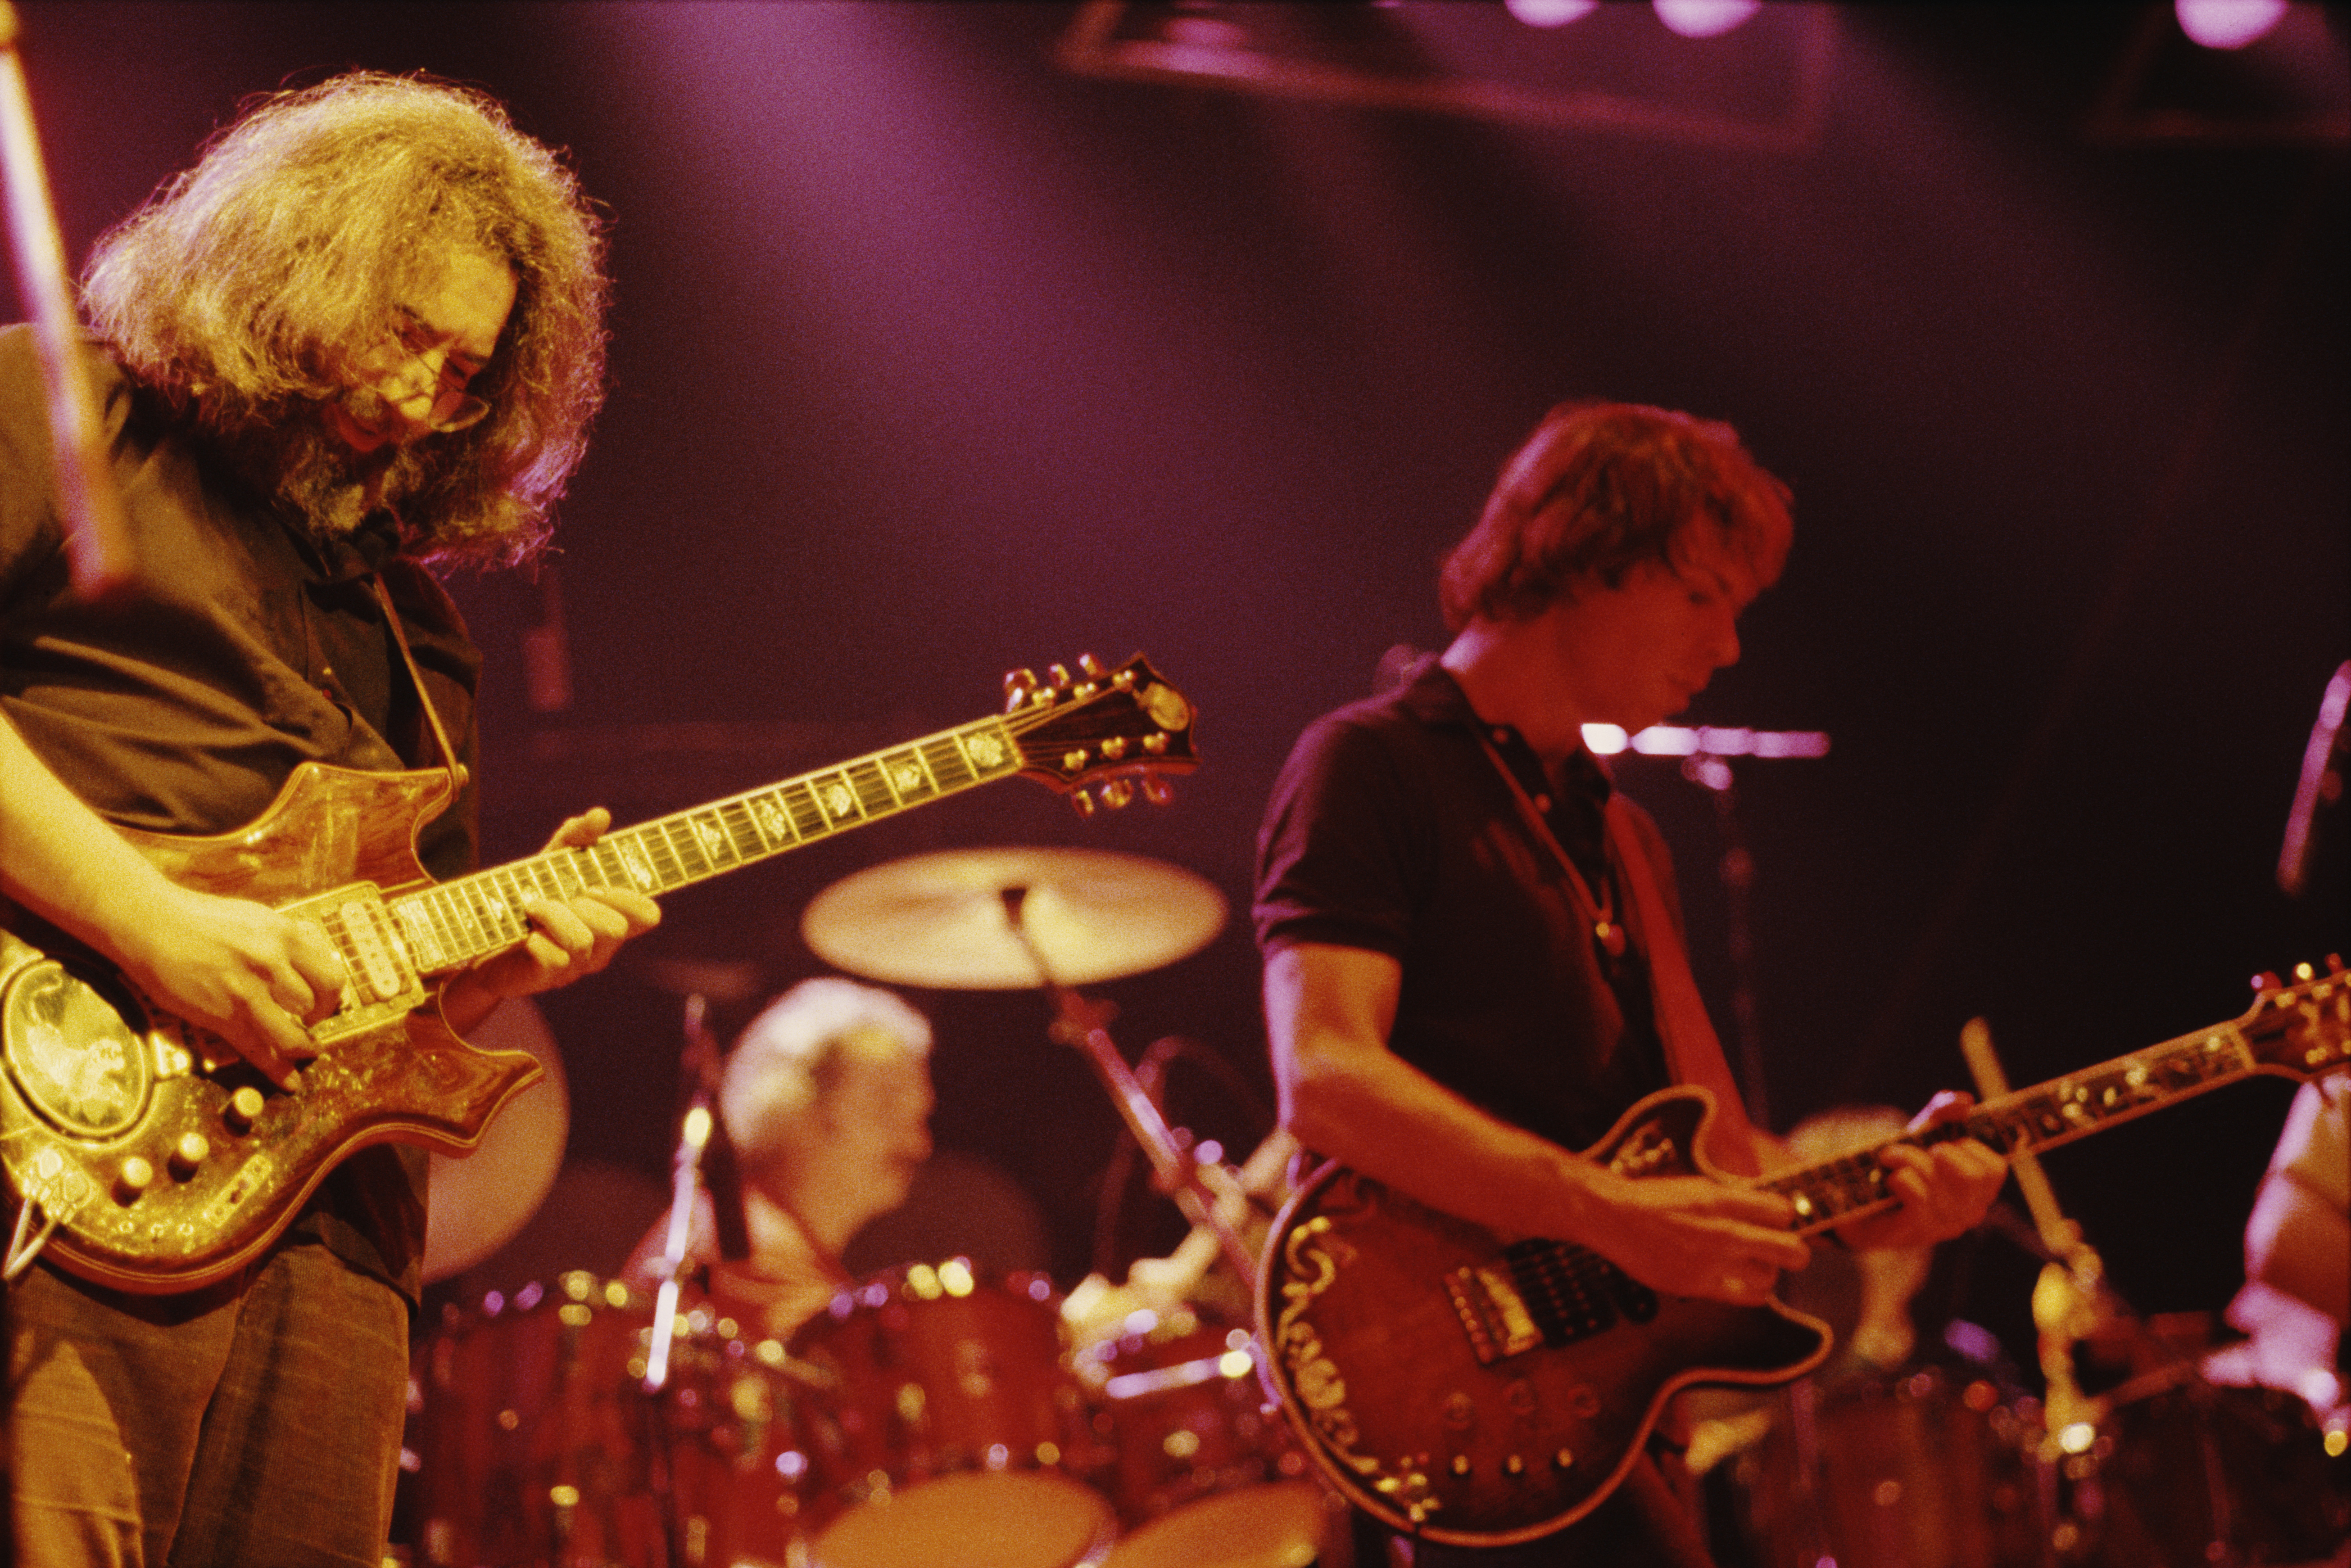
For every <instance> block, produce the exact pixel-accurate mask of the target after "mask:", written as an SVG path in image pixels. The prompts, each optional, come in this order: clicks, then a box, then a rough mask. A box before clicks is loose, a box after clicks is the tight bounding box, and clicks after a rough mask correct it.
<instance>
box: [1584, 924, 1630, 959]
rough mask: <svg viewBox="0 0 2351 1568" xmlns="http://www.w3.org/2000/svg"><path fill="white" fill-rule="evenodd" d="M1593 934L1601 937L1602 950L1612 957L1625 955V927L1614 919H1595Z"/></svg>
mask: <svg viewBox="0 0 2351 1568" xmlns="http://www.w3.org/2000/svg"><path fill="white" fill-rule="evenodd" d="M1592 935H1593V936H1595V937H1597V938H1598V939H1599V942H1600V947H1601V950H1602V951H1603V952H1604V953H1606V954H1607V955H1608V956H1610V957H1611V958H1622V957H1623V956H1625V928H1624V927H1623V926H1622V925H1617V924H1616V923H1615V922H1614V921H1613V920H1599V921H1594V922H1593V926H1592Z"/></svg>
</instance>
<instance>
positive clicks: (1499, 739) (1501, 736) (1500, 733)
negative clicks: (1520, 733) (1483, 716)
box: [1494, 729, 1510, 746]
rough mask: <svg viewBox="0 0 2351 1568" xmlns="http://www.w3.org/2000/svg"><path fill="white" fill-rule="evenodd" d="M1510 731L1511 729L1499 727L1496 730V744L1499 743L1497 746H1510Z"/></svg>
mask: <svg viewBox="0 0 2351 1568" xmlns="http://www.w3.org/2000/svg"><path fill="white" fill-rule="evenodd" d="M1494 744H1495V745H1497V746H1508V745H1509V744H1510V731H1509V730H1507V729H1498V730H1496V731H1495V732H1494Z"/></svg>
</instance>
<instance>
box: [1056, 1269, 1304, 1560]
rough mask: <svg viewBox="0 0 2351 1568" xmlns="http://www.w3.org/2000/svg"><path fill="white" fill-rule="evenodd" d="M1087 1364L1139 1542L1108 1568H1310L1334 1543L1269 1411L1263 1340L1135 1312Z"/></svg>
mask: <svg viewBox="0 0 2351 1568" xmlns="http://www.w3.org/2000/svg"><path fill="white" fill-rule="evenodd" d="M1124 1327H1125V1331H1126V1332H1125V1333H1122V1334H1120V1335H1119V1336H1118V1337H1117V1338H1115V1339H1111V1340H1106V1341H1104V1342H1102V1343H1100V1344H1096V1345H1092V1346H1090V1347H1088V1348H1087V1349H1086V1350H1085V1351H1084V1352H1082V1353H1081V1354H1080V1355H1079V1356H1078V1358H1077V1365H1078V1376H1079V1379H1080V1381H1081V1382H1082V1383H1083V1384H1084V1385H1086V1387H1087V1388H1088V1390H1089V1391H1090V1392H1091V1393H1092V1396H1093V1398H1094V1417H1093V1425H1094V1434H1095V1437H1097V1438H1098V1439H1099V1440H1100V1441H1102V1443H1103V1444H1104V1445H1106V1447H1107V1448H1109V1450H1110V1451H1111V1453H1112V1454H1113V1455H1114V1456H1115V1457H1114V1458H1113V1461H1112V1472H1111V1478H1110V1480H1109V1483H1108V1484H1109V1488H1110V1491H1111V1496H1112V1499H1113V1501H1114V1502H1115V1504H1116V1505H1117V1508H1118V1514H1119V1520H1120V1522H1121V1523H1122V1524H1123V1526H1124V1527H1125V1528H1126V1530H1127V1531H1128V1533H1127V1534H1126V1535H1125V1536H1124V1537H1123V1539H1121V1541H1120V1542H1119V1543H1118V1546H1117V1548H1116V1549H1115V1550H1114V1551H1113V1552H1112V1553H1111V1555H1110V1560H1109V1568H1307V1564H1309V1563H1313V1562H1315V1561H1316V1559H1317V1558H1318V1557H1320V1556H1322V1544H1323V1540H1324V1537H1325V1536H1326V1535H1327V1534H1330V1533H1332V1527H1331V1522H1330V1515H1329V1514H1328V1513H1327V1512H1326V1511H1325V1508H1324V1505H1323V1491H1322V1487H1321V1486H1320V1485H1319V1484H1318V1483H1316V1482H1314V1481H1312V1480H1310V1479H1306V1471H1307V1469H1308V1464H1307V1460H1306V1456H1305V1455H1304V1454H1302V1453H1301V1452H1300V1451H1299V1449H1298V1447H1297V1445H1296V1443H1295V1441H1294V1440H1293V1439H1292V1438H1291V1437H1290V1426H1289V1423H1288V1422H1287V1421H1285V1420H1283V1419H1282V1417H1281V1414H1280V1411H1279V1410H1278V1409H1277V1410H1271V1411H1269V1410H1268V1409H1267V1408H1266V1396H1265V1391H1264V1387H1263V1385H1261V1384H1260V1383H1259V1379H1258V1363H1257V1356H1258V1350H1257V1341H1256V1336H1254V1335H1253V1334H1251V1333H1249V1330H1248V1329H1245V1328H1242V1327H1239V1326H1238V1325H1236V1324H1233V1323H1231V1322H1227V1321H1226V1320H1224V1319H1222V1318H1219V1317H1217V1316H1215V1315H1213V1314H1203V1313H1201V1312H1196V1311H1195V1310H1194V1309H1192V1308H1190V1307H1184V1306H1179V1307H1176V1308H1174V1309H1172V1310H1169V1311H1166V1312H1155V1311H1144V1312H1136V1313H1135V1314H1134V1316H1132V1317H1131V1318H1129V1319H1128V1320H1127V1322H1126V1323H1125V1325H1124Z"/></svg>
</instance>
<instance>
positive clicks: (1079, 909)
mask: <svg viewBox="0 0 2351 1568" xmlns="http://www.w3.org/2000/svg"><path fill="white" fill-rule="evenodd" d="M1224 919H1225V901H1224V897H1223V895H1222V894H1219V893H1217V890H1216V888H1215V887H1214V886H1213V885H1212V884H1210V883H1208V882H1207V880H1206V879H1204V878H1202V877H1199V876H1196V875H1194V874H1193V873H1190V872H1187V871H1182V870H1179V869H1177V868H1176V867H1175V866H1171V865H1165V864H1163V863H1161V862H1157V861H1151V860H1145V859H1144V858H1143V857H1141V856H1139V855H1118V854H1107V853H1103V852H1099V851H1093V850H1066V849H1024V848H1007V849H987V850H954V851H946V852H940V853H936V854H927V855H914V856H912V857H910V858H908V859H905V860H901V861H893V862H889V863H887V864H883V865H879V866H874V867H872V868H870V869H868V870H866V871H862V872H859V873H856V874H855V875H853V876H850V877H847V878H844V879H843V880H841V882H838V883H834V884H833V885H832V886H831V887H829V888H827V889H825V891H824V892H822V893H820V894H818V895H817V896H816V897H815V898H814V899H812V900H810V904H809V906H808V909H807V911H806V913H805V914H803V915H802V916H801V921H800V929H801V934H802V936H804V937H805V938H806V939H807V942H808V945H809V946H810V950H812V951H813V952H815V953H816V954H818V955H819V956H821V957H823V958H824V959H826V960H827V961H828V962H831V963H832V964H835V965H838V966H839V967H841V968H843V969H846V970H848V971H850V972H851V973H852V974H859V975H863V976H865V977H868V978H870V979H876V980H882V981H884V982H888V983H895V984H900V985H917V986H932V987H941V988H947V989H951V990H956V989H961V990H1024V989H1027V988H1031V987H1034V988H1038V989H1040V990H1041V991H1042V992H1043V993H1044V994H1045V996H1046V998H1047V999H1048V1000H1049V1001H1050V1003H1051V1004H1052V1008H1053V1019H1052V1022H1051V1024H1050V1026H1049V1028H1048V1030H1047V1033H1048V1035H1049V1037H1050V1038H1051V1039H1052V1040H1055V1041H1056V1042H1057V1043H1059V1044H1062V1045H1069V1046H1073V1047H1075V1048H1076V1049H1077V1050H1078V1051H1079V1052H1080V1053H1081V1054H1082V1055H1083V1056H1084V1057H1085V1058H1086V1060H1087V1061H1088V1062H1089V1063H1090V1064H1091V1065H1092V1067H1093V1069H1094V1072H1095V1074H1096V1076H1097V1077H1099V1078H1100V1079H1101V1080H1102V1087H1103V1089H1104V1090H1105V1091H1106V1092H1108V1093H1109V1095H1110V1099H1111V1103H1112V1105H1113V1107H1114V1108H1115V1109H1116V1110H1117V1111H1118V1113H1119V1114H1120V1115H1121V1116H1122V1117H1123V1119H1124V1120H1125V1122H1126V1124H1127V1126H1128V1128H1129V1130H1131V1131H1132V1132H1133V1133H1134V1138H1135V1141H1136V1143H1137V1144H1139V1145H1141V1146H1142V1148H1143V1151H1144V1154H1145V1155H1148V1156H1149V1158H1150V1160H1151V1164H1152V1169H1153V1172H1154V1174H1155V1176H1156V1178H1157V1182H1158V1185H1159V1187H1160V1190H1162V1191H1164V1192H1165V1193H1166V1194H1167V1195H1168V1197H1170V1198H1171V1199H1172V1200H1173V1201H1174V1202H1175V1206H1176V1207H1178V1208H1180V1209H1182V1210H1183V1212H1184V1216H1185V1218H1186V1219H1189V1220H1190V1221H1191V1222H1192V1224H1193V1225H1194V1226H1195V1227H1196V1228H1207V1230H1208V1231H1209V1232H1210V1233H1211V1234H1213V1235H1215V1236H1216V1237H1217V1240H1218V1243H1219V1245H1220V1246H1222V1247H1223V1249H1224V1250H1225V1252H1226V1255H1227V1256H1228V1258H1229V1259H1230V1260H1231V1261H1232V1264H1233V1267H1234V1268H1235V1269H1236V1270H1238V1272H1239V1274H1240V1277H1241V1278H1242V1279H1243V1280H1245V1281H1255V1279H1256V1278H1257V1259H1256V1256H1255V1254H1254V1253H1253V1252H1252V1251H1251V1250H1250V1249H1249V1247H1248V1245H1247V1244H1246V1243H1245V1242H1244V1241H1243V1240H1242V1239H1241V1237H1240V1235H1239V1233H1238V1230H1237V1229H1235V1228H1234V1226H1233V1225H1232V1223H1230V1222H1229V1221H1228V1220H1227V1219H1225V1218H1221V1217H1220V1215H1219V1212H1218V1207H1217V1199H1218V1197H1220V1196H1221V1193H1220V1191H1219V1190H1218V1189H1217V1186H1216V1185H1215V1184H1216V1176H1215V1175H1209V1174H1205V1173H1206V1167H1204V1166H1203V1164H1202V1162H1200V1161H1198V1160H1196V1159H1192V1158H1190V1157H1188V1156H1187V1155H1186V1152H1185V1151H1184V1149H1183V1148H1182V1147H1181V1146H1179V1145H1178V1144H1177V1142H1176V1140H1175V1137H1174V1135H1173V1134H1172V1133H1171V1132H1170V1130H1169V1128H1168V1125H1167V1122H1166V1119H1165V1117H1164V1116H1162V1115H1161V1114H1160V1112H1159V1107H1158V1106H1157V1105H1156V1104H1155V1103H1153V1102H1152V1099H1151V1096H1150V1095H1149V1094H1148V1093H1147V1092H1144V1087H1143V1085H1142V1084H1141V1082H1139V1081H1138V1080H1137V1079H1136V1077H1135V1074H1134V1069H1133V1068H1131V1067H1129V1066H1128V1065H1127V1063H1126V1058H1125V1057H1124V1056H1123V1055H1122V1054H1121V1053H1120V1051H1119V1049H1118V1046H1117V1044H1116V1042H1114V1041H1113V1040H1112V1039H1111V1037H1110V1032H1109V1023H1110V1019H1111V1018H1112V1016H1113V1013H1114V1011H1115V1009H1113V1008H1112V1007H1111V1006H1110V1005H1108V1004H1106V1003H1098V1002H1090V1001H1088V1000H1087V999H1086V998H1084V997H1082V996H1081V995H1080V994H1079V992H1078V991H1077V989H1076V988H1077V987H1078V986H1080V985H1083V984H1087V983H1089V982H1091V981H1094V980H1106V979H1114V978H1118V977H1123V976H1127V975H1134V974H1141V973H1142V972H1144V970H1147V969H1155V968H1157V967H1161V966H1162V965H1165V964H1172V963H1174V962H1175V961H1176V960H1177V959H1179V958H1184V957H1187V956H1190V955H1192V954H1193V953H1196V952H1197V951H1199V949H1200V948H1202V947H1204V946H1207V944H1208V942H1209V940H1210V939H1211V938H1213V937H1214V936H1216V934H1217V931H1218V930H1219V929H1221V928H1222V926H1223V925H1224ZM1217 1174H1221V1167H1217Z"/></svg>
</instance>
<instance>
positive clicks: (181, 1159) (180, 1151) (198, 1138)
mask: <svg viewBox="0 0 2351 1568" xmlns="http://www.w3.org/2000/svg"><path fill="white" fill-rule="evenodd" d="M212 1152H213V1145H212V1141H211V1140H210V1139H208V1138H206V1137H205V1136H204V1134H202V1133H187V1134H182V1136H181V1138H180V1141H179V1142H178V1143H176V1144H174V1145H172V1158H171V1160H170V1162H169V1164H170V1165H171V1167H172V1175H173V1176H176V1177H178V1178H179V1179H180V1180H182V1181H186V1180H187V1179H188V1178H189V1177H190V1176H194V1175H195V1174H196V1167H197V1166H200V1165H203V1164H204V1160H205V1158H206V1156H208V1155H211V1153H212Z"/></svg>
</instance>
